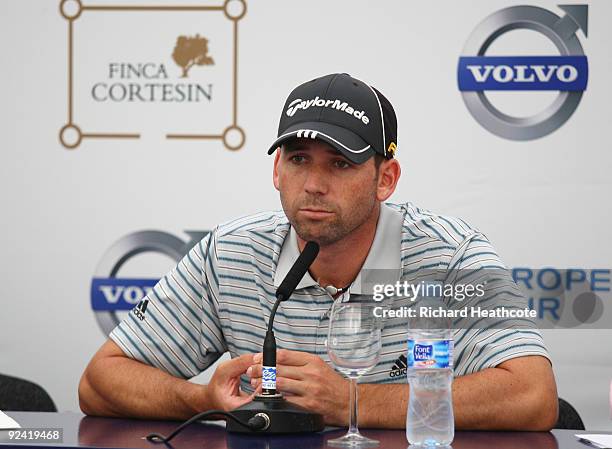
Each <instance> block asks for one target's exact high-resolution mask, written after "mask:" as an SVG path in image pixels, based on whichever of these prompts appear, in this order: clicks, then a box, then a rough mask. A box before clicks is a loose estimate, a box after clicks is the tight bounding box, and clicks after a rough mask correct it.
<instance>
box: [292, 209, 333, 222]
mask: <svg viewBox="0 0 612 449" xmlns="http://www.w3.org/2000/svg"><path fill="white" fill-rule="evenodd" d="M298 212H299V213H301V214H302V215H304V216H306V217H308V218H314V219H319V218H326V217H329V216H330V215H333V212H331V211H329V210H325V209H319V208H314V207H303V208H300V209H298Z"/></svg>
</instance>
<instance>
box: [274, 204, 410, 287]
mask: <svg viewBox="0 0 612 449" xmlns="http://www.w3.org/2000/svg"><path fill="white" fill-rule="evenodd" d="M403 222H404V217H403V215H402V214H401V213H400V212H398V211H395V210H393V209H391V208H390V207H389V206H387V205H386V204H381V207H380V215H379V216H378V223H377V225H376V233H375V234H374V241H373V242H372V247H371V248H370V252H369V253H368V256H367V257H366V260H365V262H364V264H363V267H362V269H361V272H360V273H359V275H358V276H357V278H356V279H355V281H354V282H353V283H352V284H351V288H350V292H351V293H352V294H371V288H370V287H371V285H372V284H374V283H378V284H394V283H395V282H397V281H399V279H400V275H401V254H400V251H401V243H400V242H401V235H402V225H403ZM299 255H300V250H299V248H298V243H297V234H296V232H295V230H294V229H293V226H290V228H289V233H288V234H287V237H286V238H285V241H284V242H283V246H282V248H281V252H280V254H279V256H278V264H277V265H276V271H275V273H274V286H275V287H278V286H279V285H280V284H281V282H282V281H283V279H284V278H285V276H286V275H287V273H288V272H289V270H290V269H291V267H292V266H293V263H294V262H295V261H296V260H297V258H298V256H299ZM316 285H318V283H317V282H316V281H315V280H314V279H313V278H312V276H310V273H309V272H306V274H305V275H304V277H303V278H302V280H301V281H300V282H299V283H298V285H297V287H296V290H299V289H302V288H307V287H312V286H316Z"/></svg>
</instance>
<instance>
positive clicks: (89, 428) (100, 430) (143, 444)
mask: <svg viewBox="0 0 612 449" xmlns="http://www.w3.org/2000/svg"><path fill="white" fill-rule="evenodd" d="M6 414H7V415H9V416H10V417H12V418H13V419H15V420H16V421H17V422H18V423H19V424H20V425H21V427H22V428H62V429H63V443H62V444H56V443H49V444H46V443H41V442H39V443H34V442H23V443H21V444H19V447H22V448H23V447H28V446H29V447H45V448H50V447H88V448H93V447H95V448H154V447H158V448H165V447H167V446H165V445H163V444H152V443H150V442H148V441H147V440H145V439H143V437H144V436H145V435H147V434H148V433H151V432H157V433H161V434H164V435H167V434H169V433H170V432H171V431H172V430H173V429H174V428H175V427H176V426H177V425H178V424H180V423H179V422H176V421H145V420H135V419H115V418H96V417H90V416H84V415H82V414H80V413H72V412H65V413H34V412H10V411H9V412H6ZM344 432H346V429H331V428H330V429H329V430H326V431H324V432H321V433H317V434H308V435H289V436H282V435H275V436H260V435H241V434H231V433H228V432H226V431H225V427H224V424H223V423H219V424H217V423H211V424H194V425H192V426H191V427H188V428H186V429H185V430H184V431H183V432H182V433H181V434H179V435H178V436H177V437H175V438H174V439H173V440H172V441H171V447H173V448H175V449H179V448H187V447H190V448H214V449H224V448H230V449H258V448H262V449H264V448H266V449H274V448H282V449H285V448H287V449H302V448H304V449H306V448H308V449H317V448H324V447H327V445H326V441H327V440H329V439H331V438H336V437H338V436H341V435H343V434H344ZM362 433H363V434H364V435H366V436H368V437H370V438H375V439H377V440H379V441H380V445H379V446H378V448H380V449H386V448H393V449H396V448H406V447H407V446H408V443H407V441H406V433H405V432H404V430H371V429H363V430H362ZM577 433H578V434H580V433H610V432H595V431H577V430H553V431H552V432H464V431H458V432H456V434H455V440H454V441H453V444H452V447H453V449H479V448H483V449H485V448H486V449H511V448H534V449H535V448H537V449H557V448H559V449H572V448H577V449H588V448H589V447H590V446H587V445H585V444H584V443H581V442H580V441H579V440H578V439H577V438H576V437H575V436H574V434H577ZM7 435H8V430H0V441H6V438H7ZM6 444H11V445H14V444H15V443H14V442H13V443H6V442H5V443H0V446H2V445H6Z"/></svg>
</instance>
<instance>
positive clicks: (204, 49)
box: [172, 34, 215, 78]
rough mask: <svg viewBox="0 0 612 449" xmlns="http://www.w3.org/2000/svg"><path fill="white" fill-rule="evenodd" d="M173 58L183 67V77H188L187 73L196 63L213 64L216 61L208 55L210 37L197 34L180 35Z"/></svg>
mask: <svg viewBox="0 0 612 449" xmlns="http://www.w3.org/2000/svg"><path fill="white" fill-rule="evenodd" d="M172 59H174V62H176V64H177V65H178V66H179V67H181V68H182V69H183V74H182V75H181V78H187V73H188V72H189V70H190V69H191V68H192V67H193V66H194V65H213V64H214V63H215V61H214V60H213V58H211V57H210V56H208V39H206V38H205V37H201V36H200V35H199V34H196V35H195V37H189V36H179V37H178V39H177V40H176V45H175V46H174V51H173V52H172Z"/></svg>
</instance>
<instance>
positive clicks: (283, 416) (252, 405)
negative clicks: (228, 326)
mask: <svg viewBox="0 0 612 449" xmlns="http://www.w3.org/2000/svg"><path fill="white" fill-rule="evenodd" d="M311 243H312V242H309V244H311ZM304 252H311V251H304ZM317 252H318V245H316V251H315V252H314V256H312V254H311V256H312V260H314V258H315V257H316V253H317ZM305 256H306V255H305ZM312 260H310V262H309V263H307V265H305V268H303V269H304V271H303V272H302V273H301V274H298V275H297V276H295V275H294V276H290V275H287V278H286V279H285V280H284V281H283V283H282V284H281V286H280V287H279V288H278V290H277V291H276V302H275V303H274V307H273V308H272V312H271V313H270V319H269V320H268V330H267V332H266V337H265V339H264V343H263V357H262V358H263V360H262V362H263V363H262V365H263V367H262V392H261V394H258V395H256V396H255V397H254V398H253V400H252V401H251V402H249V403H248V404H245V405H243V406H241V407H238V408H237V409H235V410H232V412H231V413H232V414H233V415H234V416H236V417H237V418H239V419H241V420H242V421H245V422H246V421H248V420H249V419H251V418H253V417H255V416H258V417H261V418H263V420H264V421H265V422H266V426H265V427H264V428H263V429H262V430H257V431H253V430H250V429H247V428H245V427H243V426H240V425H239V424H236V423H235V422H233V421H228V422H227V425H226V429H227V430H228V431H229V432H238V433H258V434H259V433H266V434H279V433H306V432H320V431H321V430H323V429H324V428H325V423H324V421H323V416H321V415H319V414H318V413H312V412H310V411H308V410H306V409H305V408H303V407H300V406H298V405H294V404H291V403H290V402H287V400H286V399H285V398H284V397H283V395H282V394H280V393H278V392H277V391H276V338H275V337H274V331H273V330H272V328H273V325H274V316H275V315H276V310H277V309H278V306H279V305H280V303H281V302H282V301H284V300H285V299H288V298H289V297H290V296H291V293H293V290H294V289H295V287H296V285H297V283H298V282H299V280H300V279H301V278H302V276H303V275H304V274H305V272H306V270H307V269H308V266H310V264H311V263H312ZM298 262H300V260H299V259H298V261H297V262H296V264H295V265H294V267H295V266H296V265H299V264H298ZM298 272H299V270H298ZM291 277H292V278H293V279H291V280H290V279H289V278H291ZM286 281H287V283H285V282H286Z"/></svg>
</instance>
